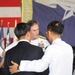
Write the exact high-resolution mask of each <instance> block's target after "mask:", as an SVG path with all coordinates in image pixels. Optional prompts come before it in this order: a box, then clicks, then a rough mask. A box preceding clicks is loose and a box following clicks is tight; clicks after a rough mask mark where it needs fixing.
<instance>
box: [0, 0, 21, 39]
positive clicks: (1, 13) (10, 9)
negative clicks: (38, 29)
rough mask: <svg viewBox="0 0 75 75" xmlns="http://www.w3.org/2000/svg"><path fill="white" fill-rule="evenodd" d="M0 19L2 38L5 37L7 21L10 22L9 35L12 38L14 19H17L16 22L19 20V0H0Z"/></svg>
mask: <svg viewBox="0 0 75 75" xmlns="http://www.w3.org/2000/svg"><path fill="white" fill-rule="evenodd" d="M1 20H3V24H4V38H6V37H7V28H8V25H7V23H8V22H10V33H11V34H10V36H11V38H14V32H13V30H14V27H15V20H17V23H19V22H20V21H21V0H0V21H1ZM0 29H1V27H0Z"/></svg>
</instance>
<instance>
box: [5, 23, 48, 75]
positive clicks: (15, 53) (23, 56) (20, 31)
mask: <svg viewBox="0 0 75 75" xmlns="http://www.w3.org/2000/svg"><path fill="white" fill-rule="evenodd" d="M30 28H31V27H30V26H29V25H27V24H26V23H18V24H17V27H16V28H15V30H14V33H15V35H16V37H17V38H18V39H19V42H18V44H17V45H16V46H14V47H13V48H11V49H10V50H8V51H7V52H6V54H5V61H4V75H11V73H10V71H9V66H10V65H12V64H11V60H12V61H15V62H17V63H18V64H20V61H21V60H34V59H36V60H37V59H40V58H41V57H42V56H43V54H44V52H43V50H42V48H41V47H38V46H34V45H32V44H30V41H31V33H30ZM14 75H48V74H44V73H42V72H41V73H37V72H19V73H16V74H14Z"/></svg>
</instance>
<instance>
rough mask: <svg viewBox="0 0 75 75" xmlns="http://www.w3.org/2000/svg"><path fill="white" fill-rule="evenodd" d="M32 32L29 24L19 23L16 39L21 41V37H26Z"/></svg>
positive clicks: (15, 31) (15, 30)
mask: <svg viewBox="0 0 75 75" xmlns="http://www.w3.org/2000/svg"><path fill="white" fill-rule="evenodd" d="M28 31H30V26H29V25H27V23H23V22H22V23H18V24H17V26H16V28H15V29H14V33H15V35H16V37H17V38H18V39H19V38H20V37H21V36H24V35H26V33H27V32H28Z"/></svg>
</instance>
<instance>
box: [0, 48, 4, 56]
mask: <svg viewBox="0 0 75 75" xmlns="http://www.w3.org/2000/svg"><path fill="white" fill-rule="evenodd" d="M2 52H3V49H2V48H1V47H0V56H1V57H2Z"/></svg>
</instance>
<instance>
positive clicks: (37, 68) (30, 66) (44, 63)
mask: <svg viewBox="0 0 75 75" xmlns="http://www.w3.org/2000/svg"><path fill="white" fill-rule="evenodd" d="M51 58H52V55H51V56H50V52H49V50H47V51H46V52H45V54H44V56H43V57H42V59H39V60H33V61H27V60H22V61H21V62H20V67H19V69H20V71H32V72H33V71H34V72H43V71H44V70H46V69H47V68H48V66H49V63H50V61H51Z"/></svg>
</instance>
